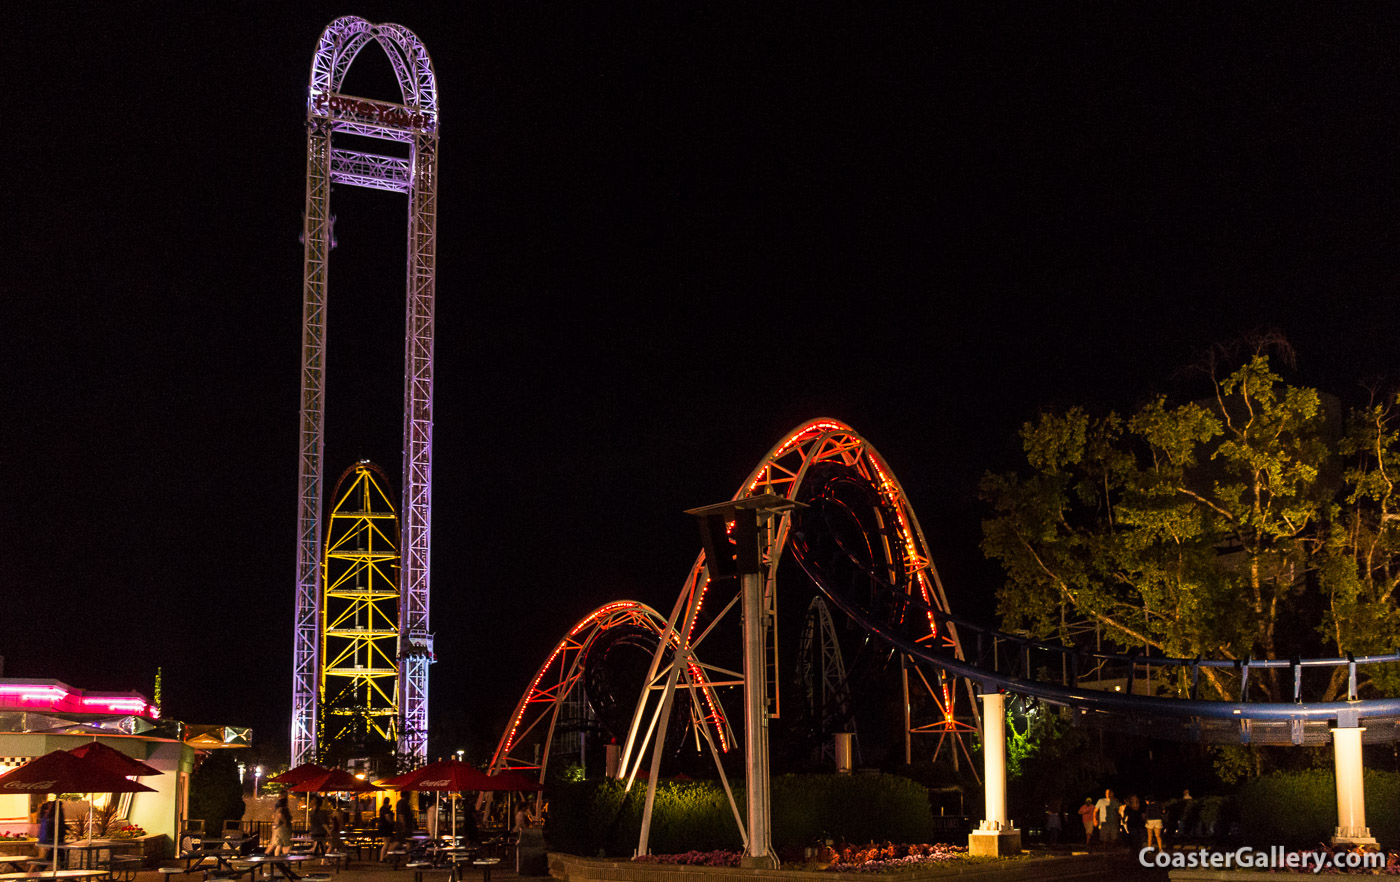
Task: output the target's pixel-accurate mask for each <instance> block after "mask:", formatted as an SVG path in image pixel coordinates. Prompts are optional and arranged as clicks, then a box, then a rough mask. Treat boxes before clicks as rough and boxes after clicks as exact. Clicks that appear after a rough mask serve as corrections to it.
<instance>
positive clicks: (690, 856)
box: [632, 851, 742, 867]
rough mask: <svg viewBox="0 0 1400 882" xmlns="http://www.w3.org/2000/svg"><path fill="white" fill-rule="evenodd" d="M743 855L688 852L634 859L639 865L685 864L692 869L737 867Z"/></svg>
mask: <svg viewBox="0 0 1400 882" xmlns="http://www.w3.org/2000/svg"><path fill="white" fill-rule="evenodd" d="M740 857H742V855H741V854H740V853H739V852H737V851H687V852H684V853H683V854H644V855H639V856H638V857H635V858H633V859H632V860H634V861H636V862H637V863H639V864H685V865H686V866H691V867H737V866H739V858H740Z"/></svg>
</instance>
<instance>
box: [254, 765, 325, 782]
mask: <svg viewBox="0 0 1400 882" xmlns="http://www.w3.org/2000/svg"><path fill="white" fill-rule="evenodd" d="M329 771H330V769H328V768H326V767H325V766H318V765H316V764H315V763H302V764H301V765H299V766H297V767H296V768H295V769H291V770H289V771H286V772H283V773H282V774H280V775H278V776H277V777H276V778H268V779H267V783H269V784H300V783H301V782H303V781H305V780H306V779H307V778H315V777H316V776H317V775H324V774H326V773H327V772H329Z"/></svg>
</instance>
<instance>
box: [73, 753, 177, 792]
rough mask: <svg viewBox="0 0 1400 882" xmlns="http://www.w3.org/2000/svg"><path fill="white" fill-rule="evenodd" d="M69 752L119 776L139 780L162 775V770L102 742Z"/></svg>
mask: <svg viewBox="0 0 1400 882" xmlns="http://www.w3.org/2000/svg"><path fill="white" fill-rule="evenodd" d="M68 752H69V753H71V754H73V755H74V756H77V757H82V758H83V759H87V760H91V761H92V762H95V763H97V764H98V765H99V766H102V767H103V768H105V769H106V770H107V771H109V772H115V773H117V774H118V775H123V776H125V775H134V776H136V777H138V778H139V777H141V776H142V775H159V774H161V771H160V769H155V768H152V767H150V766H148V765H146V764H145V763H143V762H141V761H140V760H138V759H132V758H131V757H129V756H127V755H126V754H124V753H122V752H121V751H120V750H116V749H115V748H111V747H108V746H107V745H105V744H103V743H101V742H100V741H90V742H88V743H87V744H84V745H83V746H81V747H75V748H73V749H72V750H70V751H68ZM94 792H96V791H94Z"/></svg>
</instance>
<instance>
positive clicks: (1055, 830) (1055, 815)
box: [1045, 797, 1063, 845]
mask: <svg viewBox="0 0 1400 882" xmlns="http://www.w3.org/2000/svg"><path fill="white" fill-rule="evenodd" d="M1062 826H1063V825H1062V823H1061V820H1060V800H1059V798H1058V797H1057V798H1055V799H1052V800H1050V801H1049V802H1048V803H1046V804H1045V841H1046V842H1048V843H1049V844H1051V845H1059V844H1060V830H1061V829H1062Z"/></svg>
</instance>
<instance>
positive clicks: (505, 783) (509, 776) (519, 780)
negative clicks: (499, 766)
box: [481, 769, 544, 792]
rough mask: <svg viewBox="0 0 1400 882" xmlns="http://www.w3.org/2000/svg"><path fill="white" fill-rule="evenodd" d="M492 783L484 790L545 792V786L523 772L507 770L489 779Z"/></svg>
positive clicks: (483, 788)
mask: <svg viewBox="0 0 1400 882" xmlns="http://www.w3.org/2000/svg"><path fill="white" fill-rule="evenodd" d="M487 780H488V781H489V782H490V783H489V784H488V786H486V787H482V788H481V789H482V790H524V791H526V792H530V791H535V790H543V789H544V785H543V784H541V783H540V782H538V781H536V780H535V779H534V778H531V777H530V776H529V775H526V774H524V773H523V772H517V771H516V770H515V769H505V770H503V771H500V772H497V773H496V774H494V775H491V776H489V777H488V778H487Z"/></svg>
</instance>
